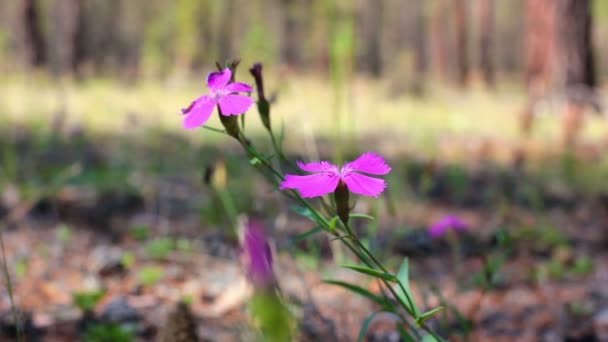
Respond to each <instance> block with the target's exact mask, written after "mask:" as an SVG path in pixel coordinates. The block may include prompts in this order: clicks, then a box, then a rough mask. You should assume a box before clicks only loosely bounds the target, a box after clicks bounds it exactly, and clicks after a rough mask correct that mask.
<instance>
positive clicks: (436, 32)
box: [430, 0, 448, 81]
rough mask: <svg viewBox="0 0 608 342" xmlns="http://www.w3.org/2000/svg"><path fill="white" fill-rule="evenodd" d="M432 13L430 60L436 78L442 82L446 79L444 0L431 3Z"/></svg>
mask: <svg viewBox="0 0 608 342" xmlns="http://www.w3.org/2000/svg"><path fill="white" fill-rule="evenodd" d="M433 5H434V6H433V11H432V14H431V20H430V26H431V29H430V31H431V54H432V56H431V60H432V62H433V69H434V70H435V74H436V77H437V78H438V79H440V80H442V81H445V80H446V79H447V77H446V72H447V60H448V58H447V50H448V49H447V41H446V35H447V33H448V30H447V29H446V21H447V6H446V3H445V0H436V1H435V2H434V3H433Z"/></svg>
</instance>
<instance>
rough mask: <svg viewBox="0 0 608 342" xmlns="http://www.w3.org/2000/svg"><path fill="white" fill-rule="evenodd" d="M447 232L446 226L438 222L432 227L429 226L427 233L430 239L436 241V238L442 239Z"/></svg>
mask: <svg viewBox="0 0 608 342" xmlns="http://www.w3.org/2000/svg"><path fill="white" fill-rule="evenodd" d="M447 230H448V226H446V225H445V224H443V223H441V222H439V223H435V224H434V225H432V226H430V227H429V230H428V232H429V235H430V236H431V237H432V238H434V239H436V238H440V237H442V236H443V235H444V234H445V233H446V231H447Z"/></svg>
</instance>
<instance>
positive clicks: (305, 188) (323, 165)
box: [281, 152, 391, 197]
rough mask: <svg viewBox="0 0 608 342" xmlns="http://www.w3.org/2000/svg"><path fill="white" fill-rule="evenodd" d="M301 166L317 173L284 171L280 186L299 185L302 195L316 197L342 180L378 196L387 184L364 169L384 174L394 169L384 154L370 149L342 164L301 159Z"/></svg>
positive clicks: (357, 191)
mask: <svg viewBox="0 0 608 342" xmlns="http://www.w3.org/2000/svg"><path fill="white" fill-rule="evenodd" d="M298 166H299V167H300V168H301V169H302V170H304V171H308V172H314V173H313V174H312V175H307V176H297V175H285V181H283V183H282V184H281V190H284V189H296V190H298V191H299V192H300V194H301V195H302V197H317V196H323V195H325V194H328V193H331V192H334V191H335V190H336V188H337V187H338V184H340V183H343V184H344V185H345V186H346V187H347V188H348V190H349V191H350V192H352V193H355V194H359V195H364V196H372V197H377V196H378V195H380V194H381V193H382V191H384V189H385V188H386V181H384V180H383V179H379V178H374V177H369V176H366V175H363V174H361V173H368V174H372V175H385V174H387V173H389V172H390V171H391V167H390V166H388V164H387V163H386V161H384V159H383V158H382V157H381V156H379V155H377V154H374V153H369V152H368V153H364V154H362V155H361V156H360V157H359V158H357V159H355V160H353V161H352V162H350V163H346V164H344V166H342V167H341V168H339V167H338V166H337V165H334V164H331V163H329V162H326V161H320V162H312V163H303V162H300V161H298Z"/></svg>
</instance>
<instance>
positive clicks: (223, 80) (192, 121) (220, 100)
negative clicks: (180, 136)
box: [182, 68, 254, 129]
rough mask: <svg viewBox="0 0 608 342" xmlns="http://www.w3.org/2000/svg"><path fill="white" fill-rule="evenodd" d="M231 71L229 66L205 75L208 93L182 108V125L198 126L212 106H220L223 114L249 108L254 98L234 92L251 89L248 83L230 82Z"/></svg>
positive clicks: (188, 127) (192, 127)
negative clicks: (209, 91)
mask: <svg viewBox="0 0 608 342" xmlns="http://www.w3.org/2000/svg"><path fill="white" fill-rule="evenodd" d="M231 77H232V71H230V69H229V68H226V69H224V70H223V71H221V72H212V73H211V74H209V77H207V85H208V86H209V89H210V90H211V93H210V94H209V95H203V96H201V97H199V98H198V99H196V100H195V101H194V102H192V103H191V104H190V106H188V108H184V109H182V113H183V114H184V115H185V116H186V117H185V118H184V127H185V128H186V129H194V128H197V127H200V126H202V125H204V124H205V122H207V120H209V117H210V116H211V113H213V108H215V106H216V105H218V106H219V107H220V110H221V113H222V114H223V115H226V116H229V115H240V114H243V113H245V112H246V111H247V110H249V107H251V105H252V104H253V103H254V100H253V99H252V98H250V97H249V96H245V95H238V94H235V93H238V92H245V93H251V92H252V91H253V89H252V88H251V86H250V85H248V84H245V83H239V82H232V83H229V82H230V79H231Z"/></svg>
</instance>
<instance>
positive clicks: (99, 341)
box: [84, 324, 135, 342]
mask: <svg viewBox="0 0 608 342" xmlns="http://www.w3.org/2000/svg"><path fill="white" fill-rule="evenodd" d="M84 340H85V341H86V342H132V341H135V334H134V333H133V332H132V331H129V330H127V329H125V328H123V327H121V326H120V325H118V324H95V325H93V326H91V327H90V328H89V329H87V332H86V335H85V337H84Z"/></svg>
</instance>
